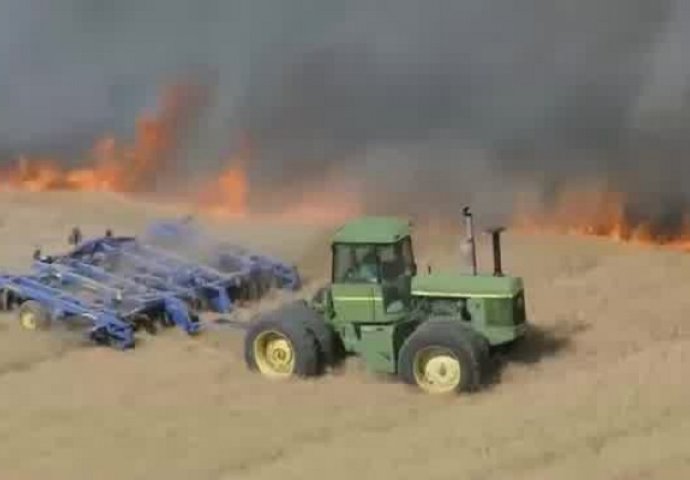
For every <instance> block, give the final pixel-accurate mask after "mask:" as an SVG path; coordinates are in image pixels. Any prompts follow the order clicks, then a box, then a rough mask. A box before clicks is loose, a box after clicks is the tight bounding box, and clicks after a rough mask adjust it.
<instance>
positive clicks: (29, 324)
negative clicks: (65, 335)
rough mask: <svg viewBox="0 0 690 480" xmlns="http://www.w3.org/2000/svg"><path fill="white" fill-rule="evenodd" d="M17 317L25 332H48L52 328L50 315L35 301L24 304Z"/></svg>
mask: <svg viewBox="0 0 690 480" xmlns="http://www.w3.org/2000/svg"><path fill="white" fill-rule="evenodd" d="M17 317H18V318H19V325H21V327H22V328H23V329H25V330H47V329H48V328H49V327H50V314H49V313H48V311H47V310H46V309H45V308H44V307H43V305H41V304H40V303H39V302H37V301H35V300H27V301H26V302H24V303H22V305H21V306H20V307H19V312H18V313H17Z"/></svg>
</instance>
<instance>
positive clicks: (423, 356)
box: [398, 321, 483, 394]
mask: <svg viewBox="0 0 690 480" xmlns="http://www.w3.org/2000/svg"><path fill="white" fill-rule="evenodd" d="M473 333H474V332H472V331H471V330H469V331H468V329H466V328H464V327H463V326H462V325H460V324H458V323H457V322H456V321H448V322H446V321H429V322H426V323H424V324H422V325H421V326H420V327H419V328H418V329H417V330H415V331H414V332H413V333H412V334H411V335H410V336H409V337H408V338H407V340H405V342H404V343H403V345H402V348H401V349H400V355H399V357H398V372H399V375H400V377H401V378H402V380H403V381H405V382H406V383H408V384H411V385H416V386H417V387H418V388H420V389H421V390H422V391H424V392H425V393H429V394H449V393H461V392H471V391H475V390H477V389H478V388H479V385H480V382H481V376H482V375H481V373H482V369H483V365H482V360H483V358H482V357H483V354H482V353H481V352H480V351H479V349H478V348H477V346H475V342H474V340H473V339H472V338H471V335H472V334H473Z"/></svg>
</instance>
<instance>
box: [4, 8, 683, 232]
mask: <svg viewBox="0 0 690 480" xmlns="http://www.w3.org/2000/svg"><path fill="white" fill-rule="evenodd" d="M58 4H59V6H58ZM689 5H690V4H688V2H684V1H682V0H524V1H520V2H515V1H508V0H465V1H450V0H446V1H442V0H426V1H423V0H395V1H393V0H380V1H372V0H367V1H365V0H350V1H347V2H343V1H335V0H311V1H307V0H303V1H293V2H280V1H277V0H274V1H256V0H254V1H251V0H236V1H221V0H194V1H192V0H138V1H135V0H120V1H118V2H106V1H97V0H90V1H89V0H64V1H61V2H50V1H48V0H42V1H41V0H7V1H5V2H2V5H0V86H1V87H2V88H1V89H0V152H5V154H6V156H7V157H10V156H11V155H13V154H16V153H17V152H19V151H22V152H30V151H56V149H57V150H60V151H61V152H63V153H64V156H65V158H73V157H74V154H75V152H76V151H78V150H79V149H80V148H84V147H85V146H86V145H88V144H89V143H90V142H91V141H92V139H93V137H94V136H96V135H98V134H100V133H102V132H103V131H104V130H108V131H114V132H116V133H120V134H122V135H127V134H128V133H131V129H132V119H133V118H135V116H136V114H137V113H138V112H139V111H141V109H142V108H147V107H150V106H151V105H153V103H154V102H155V98H156V94H157V93H158V88H159V86H160V85H161V84H162V83H165V82H166V81H170V80H174V79H175V78H176V76H178V75H183V74H187V73H189V72H196V71H200V70H201V71H204V72H213V78H214V85H215V90H214V98H213V103H212V105H213V106H212V108H209V109H208V110H207V111H206V115H205V117H204V118H203V119H202V121H201V122H200V124H199V125H198V127H197V129H196V130H195V137H194V138H193V139H192V141H190V143H189V145H188V146H187V149H186V150H185V154H184V155H183V158H184V159H186V162H183V165H181V167H184V168H185V169H186V170H188V171H189V170H201V171H208V170H211V169H213V168H216V167H218V166H219V164H220V163H219V162H220V160H221V159H222V158H223V157H224V156H225V155H227V153H228V152H230V151H231V150H232V149H233V148H235V147H234V146H233V141H232V139H233V138H234V135H235V134H236V133H237V132H239V131H244V132H248V133H249V134H250V135H251V137H252V139H253V143H254V145H255V146H256V150H255V152H254V158H253V161H252V163H251V165H250V175H251V180H252V182H253V185H255V186H257V187H258V189H257V190H255V192H256V191H258V193H257V196H256V197H255V198H253V199H252V201H253V202H254V203H255V204H256V205H257V206H258V207H262V208H271V205H272V204H273V205H282V204H283V202H284V200H285V199H287V198H289V197H290V196H293V195H294V194H295V191H299V189H301V188H310V187H311V186H312V185H313V184H314V183H318V182H319V181H321V179H323V178H324V177H326V176H327V175H332V174H337V175H343V176H348V177H353V176H354V177H356V178H361V179H362V188H363V191H364V192H365V195H366V198H367V200H368V202H369V204H370V205H371V206H372V207H373V208H374V209H378V210H390V209H395V208H403V209H406V210H409V209H412V210H415V209H416V211H435V212H447V211H457V209H458V208H459V207H460V206H461V205H462V204H463V203H464V202H468V201H472V202H474V203H475V204H479V206H480V207H481V208H482V209H483V210H484V211H488V212H491V213H496V214H498V213H505V212H507V211H509V209H510V198H511V192H512V191H514V190H519V189H521V188H524V184H523V183H522V182H523V181H525V182H528V184H530V185H538V186H540V187H543V192H542V193H543V195H544V197H543V198H544V200H545V201H546V202H548V201H549V199H550V195H551V194H552V192H554V191H558V187H559V185H560V184H561V183H562V182H565V181H568V182H570V181H572V180H573V179H577V178H579V177H581V178H587V177H589V176H596V177H599V178H608V179H610V180H611V182H612V184H613V185H614V186H615V188H618V189H621V188H622V189H624V190H627V191H628V192H630V193H631V197H632V198H634V199H635V201H634V202H633V203H632V204H631V205H630V208H631V211H630V215H631V216H632V217H633V218H637V217H640V218H645V219H646V218H649V217H650V216H652V217H653V218H655V219H658V220H659V221H661V222H662V223H663V226H664V227H667V228H673V227H674V226H675V225H676V224H677V222H678V219H679V218H680V214H681V213H682V212H683V211H684V210H686V208H687V206H688V203H689V202H688V200H689V199H690V195H689V194H690V189H689V188H687V187H686V185H685V182H684V181H683V179H684V178H688V177H689V176H688V174H689V173H690V166H689V165H690V163H688V162H687V161H686V160H685V159H684V158H683V157H684V156H685V155H687V154H688V153H690V140H689V139H688V138H689V137H688V135H687V131H688V127H690V121H689V120H690V116H689V115H688V113H687V112H688V93H689V92H690V56H688V54H687V53H686V49H685V48H684V47H685V45H686V44H687V43H688V41H690V7H689ZM267 192H272V193H273V194H272V195H269V194H268V193H267Z"/></svg>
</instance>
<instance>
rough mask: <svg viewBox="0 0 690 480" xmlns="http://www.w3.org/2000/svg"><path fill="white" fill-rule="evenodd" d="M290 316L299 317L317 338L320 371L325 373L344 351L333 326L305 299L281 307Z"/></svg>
mask: <svg viewBox="0 0 690 480" xmlns="http://www.w3.org/2000/svg"><path fill="white" fill-rule="evenodd" d="M280 311H281V312H283V311H284V312H285V315H286V316H288V317H290V318H299V319H301V320H302V322H304V323H305V324H306V326H307V328H308V329H309V331H310V332H311V333H312V334H313V335H314V337H315V338H316V342H317V344H318V348H319V366H318V370H319V373H323V372H324V371H325V370H326V368H328V367H330V366H333V365H335V364H336V363H337V362H338V360H339V359H340V357H341V355H342V352H341V349H340V348H339V339H338V337H337V336H336V334H335V332H334V331H333V328H332V327H331V326H330V325H328V324H326V322H324V321H323V318H321V316H320V315H319V314H318V313H316V312H315V311H314V310H312V309H311V308H309V305H308V304H307V302H306V301H304V300H298V301H296V302H294V303H291V304H289V305H287V306H286V307H283V308H281V309H280Z"/></svg>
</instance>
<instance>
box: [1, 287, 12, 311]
mask: <svg viewBox="0 0 690 480" xmlns="http://www.w3.org/2000/svg"><path fill="white" fill-rule="evenodd" d="M11 308H12V295H11V294H10V291H9V290H7V289H3V290H0V312H8V311H10V310H11Z"/></svg>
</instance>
